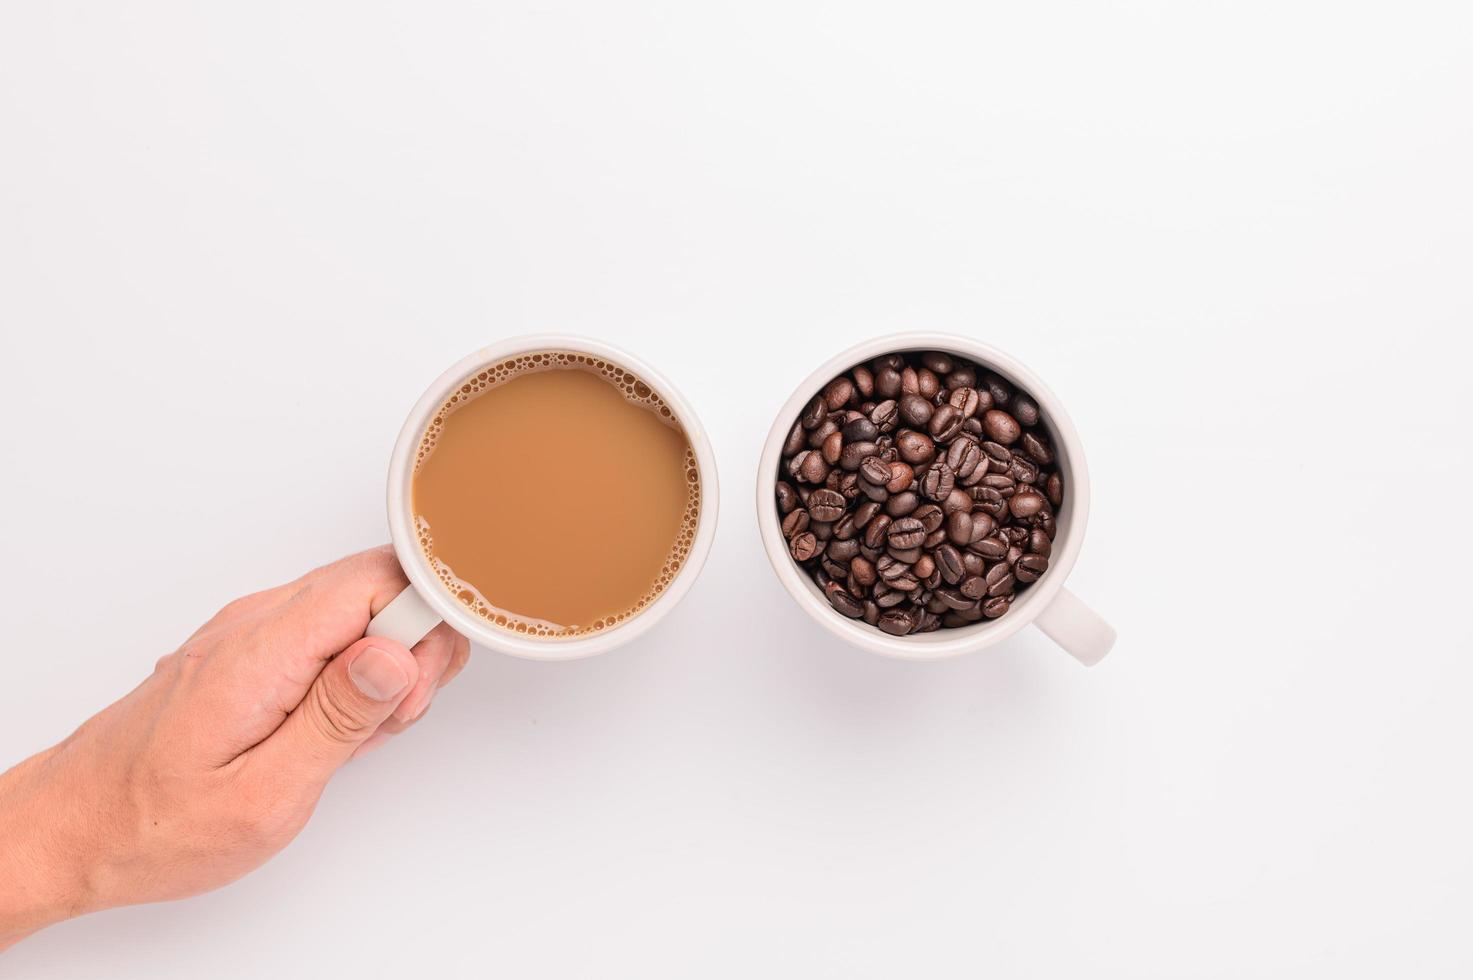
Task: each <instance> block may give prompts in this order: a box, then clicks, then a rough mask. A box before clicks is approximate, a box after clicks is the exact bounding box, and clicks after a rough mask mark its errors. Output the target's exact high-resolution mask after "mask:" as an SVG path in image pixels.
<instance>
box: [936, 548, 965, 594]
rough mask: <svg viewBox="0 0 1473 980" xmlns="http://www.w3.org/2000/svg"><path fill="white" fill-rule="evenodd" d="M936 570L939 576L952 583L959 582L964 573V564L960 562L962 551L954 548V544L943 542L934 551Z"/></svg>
mask: <svg viewBox="0 0 1473 980" xmlns="http://www.w3.org/2000/svg"><path fill="white" fill-rule="evenodd" d="M934 560H935V562H936V570H937V571H938V572H940V573H941V577H942V578H943V579H945V580H946V581H947V582H949V583H950V584H952V585H955V584H956V583H958V582H960V581H961V580H962V576H963V575H965V574H966V566H965V565H964V564H963V563H962V553H961V552H960V551H957V550H956V546H955V545H950V544H943V545H941V546H940V547H939V548H937V549H936V552H935V559H934Z"/></svg>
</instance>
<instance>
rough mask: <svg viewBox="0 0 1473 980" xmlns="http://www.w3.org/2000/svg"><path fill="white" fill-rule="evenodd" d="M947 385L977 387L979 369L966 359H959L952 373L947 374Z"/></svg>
mask: <svg viewBox="0 0 1473 980" xmlns="http://www.w3.org/2000/svg"><path fill="white" fill-rule="evenodd" d="M946 387H948V388H975V387H977V371H976V369H975V368H973V367H972V365H970V364H968V363H967V362H966V361H957V362H956V366H955V367H953V368H952V369H951V373H950V374H948V375H947V376H946Z"/></svg>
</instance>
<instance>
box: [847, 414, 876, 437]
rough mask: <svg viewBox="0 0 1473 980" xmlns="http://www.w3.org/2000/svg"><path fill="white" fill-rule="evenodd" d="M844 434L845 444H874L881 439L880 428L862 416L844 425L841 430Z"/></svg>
mask: <svg viewBox="0 0 1473 980" xmlns="http://www.w3.org/2000/svg"><path fill="white" fill-rule="evenodd" d="M840 431H842V432H843V433H844V441H845V442H850V443H854V442H874V441H875V440H876V439H878V438H879V437H880V427H879V426H878V425H875V424H874V423H873V422H871V421H870V420H869V419H867V418H865V417H864V416H863V415H861V416H860V417H859V418H857V419H850V420H849V421H848V422H845V423H844V428H843V429H842V430H840Z"/></svg>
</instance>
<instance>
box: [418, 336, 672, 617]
mask: <svg viewBox="0 0 1473 980" xmlns="http://www.w3.org/2000/svg"><path fill="white" fill-rule="evenodd" d="M419 452H420V455H419V459H418V462H417V465H416V469H415V473H414V477H413V508H414V515H415V521H416V524H417V526H418V528H419V535H420V544H421V547H422V548H423V549H424V551H425V554H426V556H427V557H428V558H429V559H430V563H431V565H432V566H434V568H435V570H436V572H437V574H438V575H439V576H440V579H441V582H442V583H443V584H444V585H445V587H446V588H447V589H448V590H449V591H450V592H451V593H452V594H454V595H456V596H457V597H458V598H459V599H460V601H462V602H464V603H465V604H467V605H468V606H471V607H472V608H473V609H474V610H475V611H476V612H477V613H478V614H480V615H481V616H483V617H485V618H486V619H488V620H490V621H492V622H494V623H496V624H498V625H501V626H504V627H506V628H508V629H512V630H515V631H517V632H522V633H530V634H533V635H541V636H558V635H573V634H578V633H584V632H589V631H595V630H601V629H607V628H609V627H612V626H615V625H617V624H618V623H619V622H621V621H623V620H624V619H627V618H628V617H629V616H632V615H634V614H636V613H637V612H638V611H639V610H641V609H643V608H644V607H645V606H647V605H648V604H649V603H650V602H652V601H653V600H654V598H655V597H656V596H658V595H659V593H660V592H661V591H662V590H663V589H664V588H665V587H666V586H667V585H668V584H669V582H670V581H671V579H673V578H674V576H675V573H676V572H677V571H679V568H680V565H681V563H682V562H683V561H684V559H685V555H686V552H687V551H688V550H689V547H690V543H691V540H692V538H693V535H694V529H695V525H696V519H697V517H698V515H699V506H700V487H699V482H698V477H697V470H696V466H695V457H694V454H693V453H692V451H691V447H690V442H689V440H688V439H687V438H686V436H685V433H684V432H683V431H682V430H681V429H680V428H679V426H678V424H677V423H675V422H674V421H673V416H672V415H671V413H670V410H669V408H668V407H667V406H666V405H665V404H664V402H663V401H661V400H660V399H659V397H658V396H657V395H655V394H654V393H653V392H652V391H651V390H650V388H649V386H648V385H646V384H645V383H644V382H642V381H640V380H639V379H637V378H635V377H634V376H633V375H632V374H629V373H628V372H625V371H623V370H622V369H620V368H618V367H617V366H615V365H612V364H608V363H606V362H603V361H598V360H596V359H594V358H591V357H587V358H585V357H582V356H581V355H577V354H568V353H558V352H551V353H547V354H537V355H529V356H527V357H524V358H520V359H516V360H512V361H507V362H503V363H502V364H498V365H493V366H490V367H488V369H487V370H485V371H482V372H479V373H478V375H477V376H475V377H472V378H470V379H467V382H466V383H465V384H464V385H463V386H462V388H461V390H460V391H458V392H457V393H456V394H455V395H454V396H452V399H451V400H450V401H447V402H446V404H445V405H444V406H443V407H442V408H441V410H440V411H439V412H438V413H437V414H436V415H435V418H434V420H433V421H432V422H431V423H430V426H429V428H428V430H427V431H426V433H425V436H424V438H423V440H422V441H421V444H420V450H419Z"/></svg>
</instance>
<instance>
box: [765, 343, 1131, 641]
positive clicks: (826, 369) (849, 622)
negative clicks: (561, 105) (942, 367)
mask: <svg viewBox="0 0 1473 980" xmlns="http://www.w3.org/2000/svg"><path fill="white" fill-rule="evenodd" d="M926 350H936V351H944V352H946V353H948V354H952V355H954V356H957V357H963V358H966V359H967V360H969V361H974V362H976V363H977V364H978V365H980V366H981V367H982V368H983V369H985V370H988V371H992V372H994V373H996V374H998V375H1000V376H1001V377H1003V378H1004V379H1006V380H1007V381H1009V382H1010V383H1012V384H1013V385H1015V386H1016V387H1018V388H1020V389H1022V390H1023V391H1026V392H1027V393H1028V394H1029V395H1031V396H1032V397H1033V399H1034V400H1035V401H1036V402H1038V405H1039V408H1040V409H1041V410H1042V414H1043V418H1044V422H1045V424H1046V427H1047V429H1048V432H1049V435H1050V437H1051V438H1052V441H1053V445H1054V452H1055V456H1056V458H1057V460H1058V467H1059V471H1060V474H1061V476H1062V477H1063V479H1064V505H1063V506H1062V507H1061V508H1060V509H1059V512H1058V513H1057V514H1056V515H1055V519H1056V521H1057V523H1058V533H1057V534H1056V535H1055V538H1054V542H1053V549H1052V552H1051V554H1050V556H1049V568H1048V570H1047V571H1046V572H1044V574H1043V575H1042V576H1040V577H1039V579H1038V581H1037V582H1034V583H1033V584H1032V585H1030V586H1029V587H1028V588H1027V589H1025V590H1023V591H1022V592H1020V593H1019V594H1018V598H1017V599H1016V600H1014V602H1013V604H1012V607H1011V608H1010V609H1009V610H1008V612H1007V614H1006V615H1004V616H1001V617H999V618H997V619H993V620H983V621H982V622H979V623H975V624H973V625H971V626H963V627H959V628H956V629H940V630H935V631H933V632H930V633H914V634H911V635H908V636H891V635H890V634H888V633H884V632H881V631H880V630H879V629H877V628H876V627H873V626H871V625H869V624H868V623H866V622H864V621H863V620H856V619H850V618H848V617H847V616H844V615H843V614H842V613H840V612H839V611H838V610H836V609H835V608H834V607H833V606H832V605H830V604H829V601H828V599H826V598H825V597H824V594H823V592H822V591H821V590H820V589H819V587H818V585H817V584H816V583H815V582H814V581H813V579H812V578H810V577H809V576H808V574H807V572H805V571H804V570H803V569H801V568H799V567H798V564H797V563H796V562H795V561H793V557H792V555H791V554H789V552H788V543H787V541H786V540H784V538H783V534H782V515H781V514H780V513H779V512H778V509H777V500H776V497H775V495H774V493H773V482H774V480H776V479H777V476H778V464H779V462H780V461H781V459H782V447H783V443H784V442H785V441H786V439H787V435H788V431H789V430H790V429H791V428H792V427H793V423H794V422H795V421H796V420H797V418H798V415H799V413H800V412H801V411H802V409H803V406H804V405H806V404H807V403H808V402H809V401H810V400H811V399H812V398H813V396H814V395H816V394H818V392H819V391H820V390H822V389H823V387H824V385H826V384H828V383H829V381H831V380H832V379H833V378H835V377H837V376H838V375H840V374H842V373H844V372H845V371H848V370H849V369H850V368H852V367H854V366H855V365H857V364H864V363H866V362H868V361H871V360H873V359H874V358H876V357H879V356H881V355H883V354H892V353H897V352H903V351H926ZM1088 516H1089V471H1088V469H1087V468H1086V466H1085V463H1084V447H1083V446H1082V445H1081V444H1080V442H1079V434H1078V433H1077V432H1075V430H1074V424H1073V423H1072V422H1070V421H1069V416H1068V414H1067V413H1066V412H1065V411H1064V406H1063V405H1062V404H1061V403H1060V402H1059V399H1058V398H1057V397H1056V396H1055V395H1054V393H1053V392H1051V391H1049V389H1048V388H1047V387H1046V386H1045V385H1044V383H1043V382H1042V381H1041V380H1039V378H1038V376H1037V375H1035V374H1034V373H1033V372H1032V371H1030V370H1028V368H1026V367H1024V366H1023V364H1022V363H1020V362H1019V361H1018V360H1016V359H1015V358H1013V357H1011V356H1010V355H1008V354H1005V353H1003V352H1002V351H1000V350H998V349H997V348H995V347H991V346H989V345H987V344H984V343H981V342H980V341H976V340H972V339H971V338H969V337H960V336H954V335H952V334H944V333H901V334H892V335H890V336H887V337H877V338H875V339H874V340H870V341H866V342H865V343H862V344H858V345H856V346H854V347H851V348H849V349H848V350H846V351H844V352H842V353H840V354H837V355H835V356H834V357H832V358H830V359H829V360H828V361H827V362H826V363H824V364H823V365H822V366H820V367H819V368H818V370H816V371H814V372H813V373H812V374H810V375H809V376H808V377H807V379H805V380H804V382H803V383H802V384H800V385H799V386H798V389H797V390H796V391H795V392H793V396H792V397H791V398H789V399H788V401H787V403H786V404H785V405H783V407H782V408H781V409H780V410H779V411H778V413H777V420H776V421H775V422H774V423H773V426H772V431H771V432H770V433H769V434H768V436H767V442H766V444H765V445H764V446H763V448H762V457H761V459H760V460H759V461H758V464H757V527H758V531H759V533H760V534H761V536H762V545H763V548H764V549H765V550H766V551H767V558H768V561H770V562H771V563H772V569H773V571H774V572H776V573H777V577H778V580H779V581H780V582H782V584H783V587H784V588H785V589H787V591H788V594H789V595H791V596H792V597H793V599H794V600H795V601H796V602H797V603H798V605H799V606H801V607H802V608H803V611H804V612H806V613H808V614H809V615H810V616H812V617H813V618H814V620H816V621H817V622H818V623H819V624H820V625H821V626H823V627H824V628H825V629H827V630H828V631H829V632H830V633H833V634H834V635H836V636H838V637H840V638H842V639H843V640H845V641H846V642H848V643H851V644H853V645H854V646H857V647H861V648H863V649H866V650H871V651H873V652H875V653H880V654H884V655H886V656H891V657H900V658H903V659H907V660H937V659H940V658H943V657H954V656H957V655H959V654H963V653H971V652H972V651H974V650H981V649H983V648H984V647H989V646H992V645H993V644H995V643H1000V642H1002V641H1003V640H1005V639H1007V638H1008V637H1010V636H1012V635H1013V634H1014V633H1017V632H1018V631H1019V630H1021V629H1022V628H1023V627H1025V626H1027V625H1028V624H1029V623H1034V624H1036V625H1037V626H1038V628H1039V629H1041V630H1043V632H1044V633H1045V634H1047V635H1048V636H1049V637H1050V638H1051V639H1052V640H1053V641H1054V642H1055V643H1057V644H1059V646H1061V647H1063V648H1064V649H1065V650H1066V651H1068V652H1069V653H1070V654H1071V655H1073V656H1074V657H1075V658H1076V659H1078V660H1079V661H1080V662H1081V663H1083V664H1085V665H1086V666H1092V665H1094V664H1096V663H1098V662H1099V661H1100V660H1101V659H1102V658H1103V657H1104V656H1105V654H1107V653H1109V652H1110V647H1111V646H1113V645H1114V643H1115V630H1114V629H1113V628H1111V626H1110V625H1109V624H1108V623H1106V622H1105V621H1104V620H1103V619H1101V618H1100V617H1099V616H1098V615H1097V614H1096V613H1094V612H1093V611H1092V610H1091V609H1090V608H1089V607H1088V606H1086V605H1085V604H1084V603H1083V602H1081V601H1080V600H1079V599H1078V598H1077V597H1076V596H1075V595H1074V594H1073V593H1072V592H1070V591H1069V590H1067V589H1065V588H1064V579H1065V578H1067V577H1068V576H1069V572H1070V571H1071V570H1073V568H1074V562H1075V559H1077V558H1078V557H1079V548H1080V545H1081V544H1082V543H1083V541H1084V527H1085V523H1086V520H1087V518H1088Z"/></svg>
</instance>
